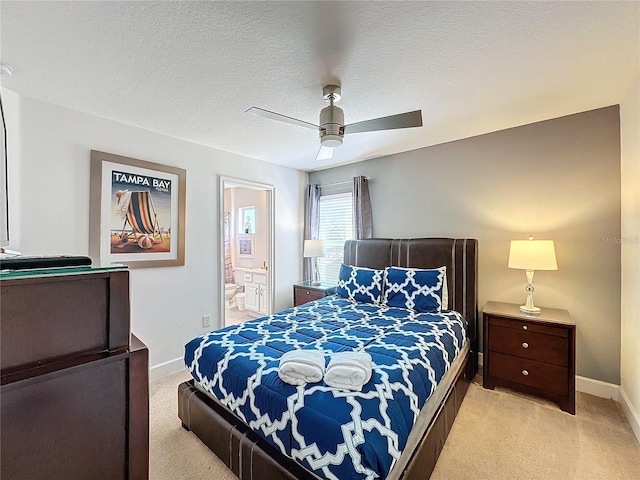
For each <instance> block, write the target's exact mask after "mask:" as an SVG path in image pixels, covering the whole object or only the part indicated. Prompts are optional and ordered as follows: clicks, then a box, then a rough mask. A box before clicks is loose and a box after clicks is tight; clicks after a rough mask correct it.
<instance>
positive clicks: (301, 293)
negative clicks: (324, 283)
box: [294, 288, 325, 305]
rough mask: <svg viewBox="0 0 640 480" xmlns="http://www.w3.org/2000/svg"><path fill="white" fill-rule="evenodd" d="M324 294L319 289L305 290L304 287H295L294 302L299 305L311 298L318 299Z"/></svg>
mask: <svg viewBox="0 0 640 480" xmlns="http://www.w3.org/2000/svg"><path fill="white" fill-rule="evenodd" d="M324 297H325V294H324V292H322V291H319V290H305V289H304V288H295V299H294V301H295V304H296V305H301V304H303V303H307V302H311V301H313V300H319V299H321V298H324Z"/></svg>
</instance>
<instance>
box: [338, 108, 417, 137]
mask: <svg viewBox="0 0 640 480" xmlns="http://www.w3.org/2000/svg"><path fill="white" fill-rule="evenodd" d="M421 126H422V110H415V111H413V112H406V113H399V114H397V115H390V116H388V117H380V118H374V119H371V120H365V121H364V122H358V123H352V124H350V125H345V126H344V133H345V134H346V133H361V132H375V131H376V130H394V129H396V128H411V127H421Z"/></svg>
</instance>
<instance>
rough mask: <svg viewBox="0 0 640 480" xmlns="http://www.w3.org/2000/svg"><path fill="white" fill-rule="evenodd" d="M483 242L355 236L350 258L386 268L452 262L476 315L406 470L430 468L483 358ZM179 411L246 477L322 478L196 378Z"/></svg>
mask: <svg viewBox="0 0 640 480" xmlns="http://www.w3.org/2000/svg"><path fill="white" fill-rule="evenodd" d="M477 250H478V242H477V240H475V239H452V238H419V239H380V238H377V239H368V240H349V241H347V242H346V243H345V246H344V263H345V264H349V265H355V266H360V267H369V268H377V269H382V268H384V267H386V266H400V267H413V268H437V267H441V266H443V265H445V266H446V267H447V286H448V291H449V308H451V309H453V310H456V311H458V312H460V313H462V314H463V315H464V317H465V318H466V319H467V321H468V322H469V331H468V336H469V340H470V351H469V354H468V355H467V358H466V359H465V361H464V362H463V363H462V364H461V367H460V369H459V370H458V372H456V374H455V380H454V381H453V383H452V384H451V386H450V388H449V390H448V391H447V393H446V395H445V396H444V398H443V400H442V402H441V403H440V405H439V406H438V408H437V409H436V413H435V414H434V416H433V418H432V420H431V422H430V423H429V425H428V427H427V429H426V431H425V432H424V435H423V437H422V440H420V442H419V444H418V447H417V448H416V449H415V451H414V453H413V456H412V457H411V459H410V460H409V463H408V464H407V466H406V468H405V469H404V470H403V471H402V473H401V475H400V478H402V479H404V480H414V479H416V480H417V479H424V478H428V476H430V474H431V472H432V471H433V469H434V467H435V465H436V462H437V460H438V456H439V455H440V452H441V451H442V448H443V447H444V443H445V440H446V439H447V436H448V435H449V431H450V430H451V426H452V425H453V421H454V420H455V417H456V415H457V413H458V409H459V408H460V405H461V403H462V400H463V399H464V396H465V394H466V392H467V389H468V387H469V383H470V381H471V379H472V378H473V376H474V375H475V373H476V371H477V366H478V348H477V347H478V338H477V332H478V325H477V321H478V312H477V310H478V308H477V305H478V301H477ZM178 416H179V417H180V420H181V421H182V426H183V427H184V428H185V429H187V430H190V431H192V432H193V433H194V434H195V435H196V436H197V437H198V438H199V439H200V440H201V441H202V442H203V443H204V444H205V445H206V446H207V447H209V448H210V449H211V450H212V451H213V453H215V454H216V455H217V456H218V457H219V458H220V459H221V460H222V461H223V462H224V463H225V464H226V465H227V466H228V467H229V468H230V469H231V471H233V473H234V474H235V475H237V476H238V478H240V480H259V479H269V480H279V479H288V480H317V478H318V477H317V476H316V475H315V474H313V473H311V472H310V471H308V470H307V469H305V468H304V467H303V466H302V465H300V464H299V463H297V462H295V461H294V460H292V459H291V458H289V457H287V456H285V455H283V454H282V453H281V452H280V451H278V450H276V448H275V447H273V446H272V445H270V444H269V443H268V442H267V441H265V440H264V439H262V438H261V437H259V436H258V434H256V433H255V432H253V431H252V430H251V429H250V428H249V427H247V426H246V425H245V424H244V423H242V422H241V421H240V420H239V419H238V418H236V417H235V416H234V415H233V414H232V413H230V412H229V411H227V410H226V409H225V408H224V407H222V406H221V405H219V404H218V403H216V402H215V401H214V400H213V399H211V398H210V397H209V396H207V395H206V394H205V393H203V392H202V391H200V390H199V389H198V388H197V387H195V386H194V384H193V380H190V381H188V382H185V383H182V384H180V385H179V386H178Z"/></svg>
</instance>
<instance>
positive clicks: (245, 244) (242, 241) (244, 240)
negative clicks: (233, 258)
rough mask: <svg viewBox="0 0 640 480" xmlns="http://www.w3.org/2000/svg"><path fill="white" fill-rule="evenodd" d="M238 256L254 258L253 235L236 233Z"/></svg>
mask: <svg viewBox="0 0 640 480" xmlns="http://www.w3.org/2000/svg"><path fill="white" fill-rule="evenodd" d="M238 257H240V258H254V257H255V253H254V251H253V235H238Z"/></svg>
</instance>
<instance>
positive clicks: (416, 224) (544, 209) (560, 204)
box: [309, 105, 621, 385]
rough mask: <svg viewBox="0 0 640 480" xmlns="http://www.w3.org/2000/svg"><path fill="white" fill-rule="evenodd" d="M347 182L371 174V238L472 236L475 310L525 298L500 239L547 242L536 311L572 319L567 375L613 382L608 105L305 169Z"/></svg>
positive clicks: (614, 293) (616, 290)
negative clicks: (550, 248)
mask: <svg viewBox="0 0 640 480" xmlns="http://www.w3.org/2000/svg"><path fill="white" fill-rule="evenodd" d="M426 114H427V115H428V112H426ZM423 128H424V127H423ZM378 134H382V135H384V133H370V134H363V135H378ZM348 141H349V137H348V136H347V137H346V138H345V142H348ZM355 175H366V176H368V177H371V181H370V184H369V189H370V194H371V203H372V208H373V234H374V236H375V237H395V238H412V237H472V238H477V239H478V241H479V247H478V248H479V266H478V268H479V275H478V277H479V280H478V288H479V302H480V303H479V308H480V310H482V307H483V305H484V303H485V302H486V301H487V300H495V301H503V302H512V303H518V304H521V303H523V302H524V300H525V291H524V287H525V285H526V278H525V274H524V272H523V271H521V270H512V269H509V268H507V260H508V256H509V244H510V240H515V239H526V238H527V236H528V235H529V234H532V235H534V237H535V238H536V239H540V240H543V239H551V240H554V242H555V247H556V255H557V260H558V270H557V271H549V272H546V271H540V272H536V273H535V277H534V286H535V293H534V300H535V303H536V305H537V306H540V307H542V308H544V307H545V306H547V307H554V308H563V309H566V310H568V311H569V312H570V313H571V315H572V316H573V317H574V318H575V321H576V325H577V353H576V356H577V371H576V373H577V375H580V376H584V377H588V378H592V379H595V380H601V381H604V382H610V383H613V384H616V385H618V384H620V274H621V264H620V242H621V225H620V217H621V207H620V117H619V107H618V106H617V105H614V106H610V107H606V108H601V109H597V110H592V111H588V112H584V113H578V114H575V115H569V116H566V117H561V118H556V119H552V120H547V121H544V122H538V123H534V124H530V125H524V126H521V127H515V128H510V129H507V130H501V131H498V132H493V133H489V134H486V135H480V136H477V137H472V138H467V139H463V140H459V141H455V142H450V143H445V144H441V145H435V146H431V147H426V148H422V149H418V150H413V151H410V152H404V153H400V154H396V155H391V156H387V157H380V158H376V159H372V160H367V161H362V162H358V163H352V164H349V165H344V166H340V167H336V168H330V169H326V170H321V171H318V172H311V173H310V175H309V179H310V182H312V183H319V184H329V183H334V182H341V181H345V180H350V179H351V178H352V177H353V176H355ZM323 193H329V192H323Z"/></svg>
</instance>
